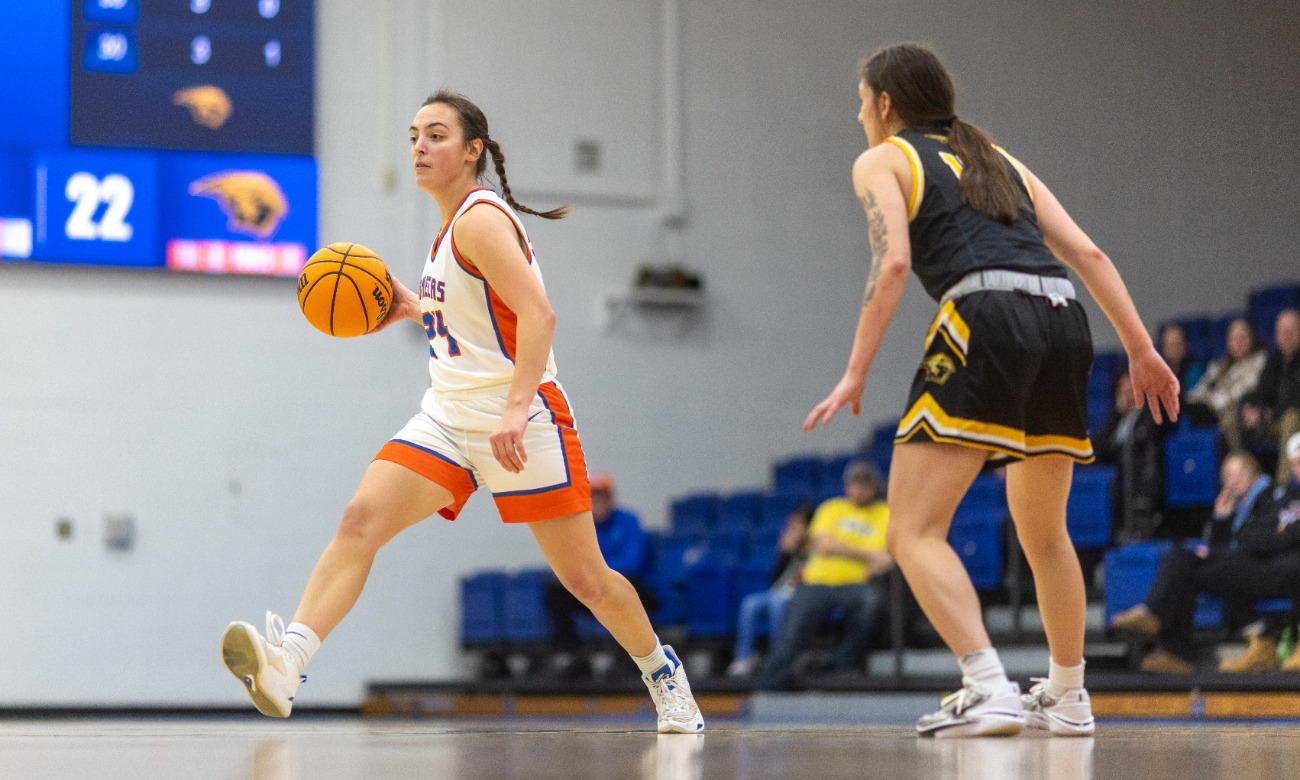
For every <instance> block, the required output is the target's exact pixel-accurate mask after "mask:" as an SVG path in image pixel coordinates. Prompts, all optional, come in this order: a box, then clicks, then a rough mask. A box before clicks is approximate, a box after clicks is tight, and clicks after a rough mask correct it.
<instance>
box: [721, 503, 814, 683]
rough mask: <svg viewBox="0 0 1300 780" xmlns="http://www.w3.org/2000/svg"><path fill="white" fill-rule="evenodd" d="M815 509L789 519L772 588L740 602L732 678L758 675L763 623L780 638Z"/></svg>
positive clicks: (805, 509) (803, 509)
mask: <svg viewBox="0 0 1300 780" xmlns="http://www.w3.org/2000/svg"><path fill="white" fill-rule="evenodd" d="M811 517H812V508H811V507H809V506H807V505H800V506H798V507H796V508H795V510H794V511H793V512H791V513H790V516H789V517H788V518H786V521H785V528H783V529H782V530H781V537H780V538H779V539H778V540H777V544H776V547H777V553H776V565H775V566H773V567H772V587H770V588H768V589H767V590H761V591H759V592H757V593H751V594H749V595H748V596H746V597H745V598H743V599H741V601H740V614H739V617H738V619H737V623H736V648H735V651H734V652H733V653H732V661H731V665H730V666H728V667H727V676H728V677H748V676H749V675H750V674H752V673H753V671H754V664H755V655H754V643H755V642H756V641H757V639H758V629H759V625H760V621H762V620H763V619H764V618H766V619H767V626H768V634H769V636H773V637H774V636H776V631H777V627H778V626H780V625H781V616H782V615H784V614H785V606H786V604H788V603H789V602H790V597H791V596H793V595H794V590H795V586H796V585H797V584H798V582H799V575H800V573H801V572H802V571H803V564H804V561H805V560H806V559H807V557H808V521H809V520H810V519H811Z"/></svg>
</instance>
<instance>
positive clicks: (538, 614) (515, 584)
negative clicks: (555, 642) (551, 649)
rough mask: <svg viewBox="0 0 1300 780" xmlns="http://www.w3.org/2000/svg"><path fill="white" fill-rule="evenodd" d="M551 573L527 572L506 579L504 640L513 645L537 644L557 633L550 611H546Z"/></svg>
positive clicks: (536, 570)
mask: <svg viewBox="0 0 1300 780" xmlns="http://www.w3.org/2000/svg"><path fill="white" fill-rule="evenodd" d="M551 576H552V575H551V573H550V572H549V571H547V570H545V569H527V570H525V571H520V572H516V573H515V574H512V575H510V576H509V577H507V578H506V584H505V598H504V614H505V632H504V633H505V637H506V639H509V640H510V641H512V642H537V641H541V640H545V639H550V638H551V635H552V634H553V633H554V631H553V627H552V626H551V611H550V610H549V609H547V608H546V585H547V583H548V582H550V579H551Z"/></svg>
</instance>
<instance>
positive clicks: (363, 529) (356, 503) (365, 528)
mask: <svg viewBox="0 0 1300 780" xmlns="http://www.w3.org/2000/svg"><path fill="white" fill-rule="evenodd" d="M335 535H336V536H337V537H338V539H339V540H341V541H344V542H347V543H349V544H354V545H360V546H362V547H370V548H374V549H379V548H380V547H382V546H383V540H384V539H385V536H384V534H383V517H382V515H381V513H380V512H378V511H376V508H375V506H374V504H373V503H372V502H370V501H367V500H366V499H365V498H363V497H361V496H354V497H353V498H352V500H351V501H349V502H348V505H347V506H346V507H344V509H343V519H342V520H341V521H339V527H338V531H337V533H336V534H335Z"/></svg>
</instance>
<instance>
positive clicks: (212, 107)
mask: <svg viewBox="0 0 1300 780" xmlns="http://www.w3.org/2000/svg"><path fill="white" fill-rule="evenodd" d="M172 103H173V104H174V105H178V106H184V107H185V108H188V109H189V111H190V118H191V119H193V120H194V124H196V125H202V126H203V127H206V128H208V129H210V130H220V129H221V126H222V125H224V124H225V123H226V120H227V119H229V118H230V113H231V111H233V110H234V107H233V106H232V105H231V103H230V96H229V95H227V94H226V91H225V90H223V89H222V88H221V87H218V86H214V85H212V84H200V85H198V86H194V87H186V88H185V89H179V90H177V91H176V92H175V93H174V94H173V95H172Z"/></svg>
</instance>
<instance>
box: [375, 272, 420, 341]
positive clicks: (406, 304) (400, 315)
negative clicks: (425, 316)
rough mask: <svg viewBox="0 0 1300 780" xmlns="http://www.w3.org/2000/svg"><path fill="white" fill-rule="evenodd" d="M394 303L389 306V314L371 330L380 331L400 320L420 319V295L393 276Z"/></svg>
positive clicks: (417, 320)
mask: <svg viewBox="0 0 1300 780" xmlns="http://www.w3.org/2000/svg"><path fill="white" fill-rule="evenodd" d="M392 279H393V305H392V306H390V307H389V308H388V314H385V315H384V318H383V319H382V320H380V321H379V324H378V325H376V326H375V327H374V328H373V329H372V330H371V331H370V332H371V333H378V332H379V331H381V330H383V329H384V328H387V327H388V326H389V325H392V324H393V323H394V322H398V321H400V320H405V319H411V320H415V321H416V322H419V321H420V296H418V295H416V294H415V293H413V292H411V291H410V290H409V289H408V288H407V287H406V285H404V284H402V283H401V282H399V281H398V280H397V278H396V277H393V278H392Z"/></svg>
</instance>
